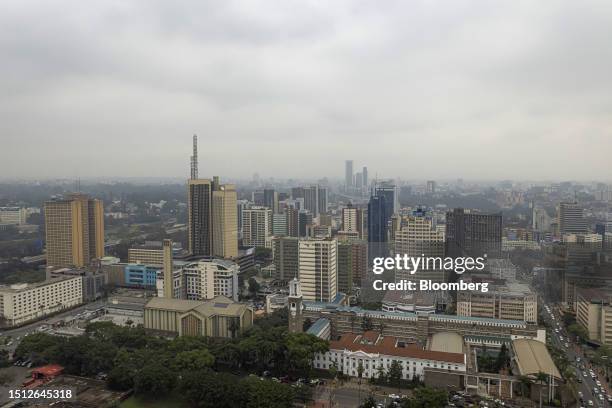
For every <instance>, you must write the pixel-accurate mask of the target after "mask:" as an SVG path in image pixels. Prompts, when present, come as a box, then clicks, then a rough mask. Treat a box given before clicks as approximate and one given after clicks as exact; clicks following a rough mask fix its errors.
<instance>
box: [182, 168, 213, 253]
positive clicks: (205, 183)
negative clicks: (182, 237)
mask: <svg viewBox="0 0 612 408" xmlns="http://www.w3.org/2000/svg"><path fill="white" fill-rule="evenodd" d="M212 187H213V185H212V181H211V180H209V179H191V180H189V182H188V183H187V214H188V225H187V228H188V240H189V253H190V254H192V255H204V256H210V255H211V254H212V233H213V232H212V230H213V228H212V195H213V194H212Z"/></svg>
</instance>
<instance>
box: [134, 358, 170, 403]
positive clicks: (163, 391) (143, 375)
mask: <svg viewBox="0 0 612 408" xmlns="http://www.w3.org/2000/svg"><path fill="white" fill-rule="evenodd" d="M175 380H176V375H175V373H174V372H172V370H170V369H169V368H168V367H167V366H165V365H163V364H162V363H161V362H160V361H158V360H155V359H154V360H152V361H150V362H149V363H147V364H145V365H144V367H142V369H141V370H140V371H139V372H138V375H137V376H136V378H135V379H134V392H135V393H136V394H138V395H141V396H151V397H159V396H163V395H167V394H169V393H170V392H171V391H172V389H173V388H174V384H175Z"/></svg>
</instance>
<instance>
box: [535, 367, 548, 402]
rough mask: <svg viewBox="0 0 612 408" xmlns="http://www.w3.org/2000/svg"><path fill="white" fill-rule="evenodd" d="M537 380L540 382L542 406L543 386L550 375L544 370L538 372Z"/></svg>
mask: <svg viewBox="0 0 612 408" xmlns="http://www.w3.org/2000/svg"><path fill="white" fill-rule="evenodd" d="M535 380H536V381H537V382H538V383H539V384H540V387H539V388H540V407H541V406H542V388H543V386H544V384H546V383H547V382H548V375H547V374H546V373H543V372H542V371H540V372H538V373H537V374H536V377H535Z"/></svg>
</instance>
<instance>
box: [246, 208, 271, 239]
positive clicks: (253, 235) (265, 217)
mask: <svg viewBox="0 0 612 408" xmlns="http://www.w3.org/2000/svg"><path fill="white" fill-rule="evenodd" d="M270 236H272V210H271V209H269V208H267V207H260V206H254V207H251V208H248V209H245V210H243V211H242V244H243V246H253V247H262V248H263V247H265V246H266V239H267V238H268V237H270Z"/></svg>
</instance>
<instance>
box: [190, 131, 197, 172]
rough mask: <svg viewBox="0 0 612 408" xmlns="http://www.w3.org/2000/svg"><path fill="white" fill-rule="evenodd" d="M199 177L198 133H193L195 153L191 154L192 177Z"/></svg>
mask: <svg viewBox="0 0 612 408" xmlns="http://www.w3.org/2000/svg"><path fill="white" fill-rule="evenodd" d="M197 178H198V135H193V155H192V156H191V179H192V180H195V179H197Z"/></svg>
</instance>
